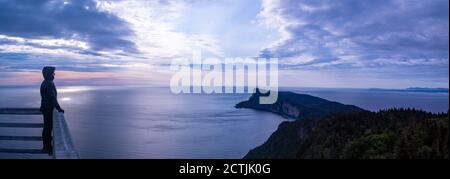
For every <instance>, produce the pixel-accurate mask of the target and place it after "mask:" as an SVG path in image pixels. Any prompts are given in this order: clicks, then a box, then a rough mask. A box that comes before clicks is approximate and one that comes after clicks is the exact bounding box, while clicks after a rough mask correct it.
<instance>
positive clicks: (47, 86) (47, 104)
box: [40, 67, 64, 155]
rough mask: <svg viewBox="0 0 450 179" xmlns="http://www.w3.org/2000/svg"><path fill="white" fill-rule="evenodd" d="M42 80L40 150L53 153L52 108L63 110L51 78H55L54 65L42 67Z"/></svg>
mask: <svg viewBox="0 0 450 179" xmlns="http://www.w3.org/2000/svg"><path fill="white" fill-rule="evenodd" d="M42 75H43V76H44V81H43V82H42V84H41V108H40V110H41V112H42V114H43V115H44V129H43V130H42V141H43V144H44V147H43V149H42V150H44V151H45V152H48V154H49V155H52V154H53V147H52V129H53V110H54V109H56V110H58V111H59V112H62V113H64V110H63V109H61V107H60V106H59V104H58V99H57V92H56V87H55V84H54V83H53V79H54V78H55V67H44V68H43V69H42Z"/></svg>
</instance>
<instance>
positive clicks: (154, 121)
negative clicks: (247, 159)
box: [0, 87, 449, 158]
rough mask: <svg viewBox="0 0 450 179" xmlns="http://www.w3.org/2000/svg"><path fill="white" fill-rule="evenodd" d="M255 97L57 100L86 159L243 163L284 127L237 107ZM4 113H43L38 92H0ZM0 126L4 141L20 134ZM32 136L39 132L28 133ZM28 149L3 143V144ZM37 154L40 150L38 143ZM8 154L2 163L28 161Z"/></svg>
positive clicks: (75, 94)
mask: <svg viewBox="0 0 450 179" xmlns="http://www.w3.org/2000/svg"><path fill="white" fill-rule="evenodd" d="M288 90H290V91H295V92H299V93H306V94H311V95H315V96H318V97H322V98H325V99H328V100H333V101H338V102H342V103H345V104H354V105H357V106H360V107H362V108H365V109H368V110H379V109H384V108H389V107H415V108H420V109H424V110H427V111H432V112H446V111H447V110H448V102H449V101H448V100H449V97H448V93H418V92H414V93H413V92H392V91H376V92H374V91H368V90H338V89H304V88H289V89H288ZM249 96H250V94H213V95H206V94H182V95H175V94H172V93H171V92H170V90H169V89H168V88H156V87H113V88H111V87H60V89H59V100H60V103H61V106H62V107H63V108H64V109H65V110H66V114H65V116H66V119H67V122H68V124H69V128H70V130H71V133H72V138H73V139H74V142H75V146H76V148H77V149H78V151H79V153H80V156H81V157H82V158H242V157H243V156H244V155H245V154H246V153H247V152H248V151H249V150H250V149H252V148H254V147H256V146H258V145H261V144H262V143H263V142H264V141H266V140H267V138H268V137H269V136H270V134H271V133H272V132H274V131H275V130H276V128H277V126H278V124H279V123H281V122H282V121H284V120H286V119H284V118H281V117H279V116H277V115H274V114H271V113H268V112H261V111H254V110H251V109H235V108H234V105H235V104H236V103H238V102H240V101H242V100H246V99H247V98H248V97H249ZM0 99H1V100H0V108H1V107H38V106H39V103H40V96H39V91H38V89H37V87H36V88H16V87H15V88H0ZM0 120H3V121H8V120H9V121H17V120H20V121H30V122H32V121H40V120H41V118H40V116H5V115H1V116H0ZM19 130H23V129H14V128H0V135H12V134H14V133H19V132H20V134H22V135H23V132H24V131H19ZM27 134H28V135H39V134H40V130H39V129H35V130H29V129H27ZM6 145H7V146H13V147H28V146H30V145H29V142H28V143H27V145H25V144H23V143H20V142H12V141H1V142H0V147H2V146H6ZM33 145H34V146H32V147H33V148H40V145H41V144H40V142H34V144H33ZM29 157H31V156H29V155H14V156H13V155H5V154H0V158H29Z"/></svg>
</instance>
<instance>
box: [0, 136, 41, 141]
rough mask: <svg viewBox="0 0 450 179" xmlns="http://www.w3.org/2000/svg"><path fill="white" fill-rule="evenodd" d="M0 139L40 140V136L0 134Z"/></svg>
mask: <svg viewBox="0 0 450 179" xmlns="http://www.w3.org/2000/svg"><path fill="white" fill-rule="evenodd" d="M0 140H19V141H42V137H40V136H0Z"/></svg>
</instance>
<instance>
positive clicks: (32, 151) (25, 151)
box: [0, 148, 45, 154]
mask: <svg viewBox="0 0 450 179" xmlns="http://www.w3.org/2000/svg"><path fill="white" fill-rule="evenodd" d="M0 153H21V154H45V152H44V151H43V150H41V149H6V148H0Z"/></svg>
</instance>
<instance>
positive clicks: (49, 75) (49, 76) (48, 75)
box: [42, 66, 56, 81]
mask: <svg viewBox="0 0 450 179" xmlns="http://www.w3.org/2000/svg"><path fill="white" fill-rule="evenodd" d="M55 69H56V68H55V67H51V66H46V67H44V68H43V69H42V76H44V79H45V80H50V81H52V80H53V79H55Z"/></svg>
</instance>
